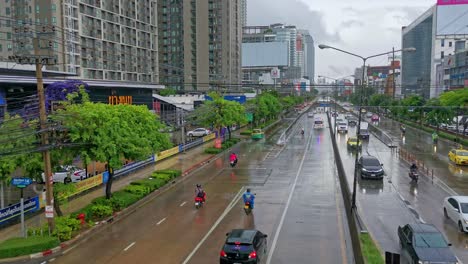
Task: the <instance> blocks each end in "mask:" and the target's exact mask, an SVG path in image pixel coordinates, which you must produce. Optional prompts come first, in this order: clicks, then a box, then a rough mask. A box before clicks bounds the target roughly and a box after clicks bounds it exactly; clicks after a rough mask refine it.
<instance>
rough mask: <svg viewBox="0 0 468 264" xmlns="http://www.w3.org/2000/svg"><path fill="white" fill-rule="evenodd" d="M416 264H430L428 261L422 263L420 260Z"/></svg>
mask: <svg viewBox="0 0 468 264" xmlns="http://www.w3.org/2000/svg"><path fill="white" fill-rule="evenodd" d="M418 264H430V262H429V261H422V260H420V261H418Z"/></svg>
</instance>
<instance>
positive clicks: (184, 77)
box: [158, 0, 245, 90]
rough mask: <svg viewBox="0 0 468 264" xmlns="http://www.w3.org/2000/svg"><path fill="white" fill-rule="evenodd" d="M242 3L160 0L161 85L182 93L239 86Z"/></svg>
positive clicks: (233, 1) (227, 0)
mask: <svg viewBox="0 0 468 264" xmlns="http://www.w3.org/2000/svg"><path fill="white" fill-rule="evenodd" d="M242 3H245V2H244V1H242V0H180V1H170V0H160V1H159V2H158V7H159V8H158V12H159V18H158V24H159V28H160V34H159V51H160V59H159V62H160V75H161V82H160V83H161V84H165V85H167V86H170V87H174V88H177V89H186V90H192V89H195V90H207V89H209V88H210V86H217V85H231V84H232V85H237V84H239V83H240V80H241V78H240V75H241V63H240V60H241V41H242V40H241V36H242V8H241V7H242Z"/></svg>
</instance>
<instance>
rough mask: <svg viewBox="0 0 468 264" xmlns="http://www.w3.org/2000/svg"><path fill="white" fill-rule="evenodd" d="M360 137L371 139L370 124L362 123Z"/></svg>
mask: <svg viewBox="0 0 468 264" xmlns="http://www.w3.org/2000/svg"><path fill="white" fill-rule="evenodd" d="M359 136H360V137H361V138H362V139H368V138H369V123H367V122H361V127H360V129H359Z"/></svg>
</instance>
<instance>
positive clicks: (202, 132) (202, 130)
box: [187, 128, 210, 137]
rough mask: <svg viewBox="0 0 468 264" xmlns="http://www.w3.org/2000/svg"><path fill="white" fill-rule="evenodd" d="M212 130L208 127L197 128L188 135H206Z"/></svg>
mask: <svg viewBox="0 0 468 264" xmlns="http://www.w3.org/2000/svg"><path fill="white" fill-rule="evenodd" d="M209 133H210V131H209V130H208V129H206V128H197V129H194V130H192V131H189V132H187V137H204V136H206V135H208V134H209Z"/></svg>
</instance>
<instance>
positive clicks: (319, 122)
mask: <svg viewBox="0 0 468 264" xmlns="http://www.w3.org/2000/svg"><path fill="white" fill-rule="evenodd" d="M315 124H316V125H321V124H323V121H315Z"/></svg>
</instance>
